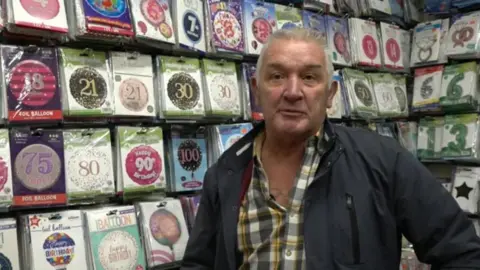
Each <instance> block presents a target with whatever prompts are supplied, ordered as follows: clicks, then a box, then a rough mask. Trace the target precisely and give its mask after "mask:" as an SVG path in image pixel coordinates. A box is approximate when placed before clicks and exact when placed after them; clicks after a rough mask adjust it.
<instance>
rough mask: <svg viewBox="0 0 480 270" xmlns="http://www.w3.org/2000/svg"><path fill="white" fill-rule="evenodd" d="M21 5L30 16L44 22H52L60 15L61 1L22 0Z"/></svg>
mask: <svg viewBox="0 0 480 270" xmlns="http://www.w3.org/2000/svg"><path fill="white" fill-rule="evenodd" d="M17 1H18V0H17ZM20 4H21V5H22V7H23V9H24V10H25V11H26V12H27V13H28V14H30V16H32V17H35V18H39V19H42V20H51V19H53V18H55V17H57V15H58V14H59V13H60V2H59V0H20Z"/></svg>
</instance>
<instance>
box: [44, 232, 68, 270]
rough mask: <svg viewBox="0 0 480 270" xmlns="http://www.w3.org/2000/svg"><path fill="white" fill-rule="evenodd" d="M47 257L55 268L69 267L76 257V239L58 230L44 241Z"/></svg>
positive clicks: (58, 269)
mask: <svg viewBox="0 0 480 270" xmlns="http://www.w3.org/2000/svg"><path fill="white" fill-rule="evenodd" d="M43 250H44V251H45V258H46V259H47V262H48V263H50V265H51V266H53V267H54V268H55V269H57V270H60V269H67V265H68V264H70V263H71V262H72V260H73V259H74V258H75V241H73V239H72V238H71V237H70V236H69V235H68V234H66V233H63V232H56V233H53V234H51V235H50V236H49V237H47V239H45V242H43Z"/></svg>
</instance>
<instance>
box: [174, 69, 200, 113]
mask: <svg viewBox="0 0 480 270" xmlns="http://www.w3.org/2000/svg"><path fill="white" fill-rule="evenodd" d="M167 95H168V98H169V99H170V101H172V103H173V105H175V107H177V108H179V109H180V110H191V109H193V108H194V107H195V106H197V104H198V101H199V100H200V86H199V85H198V83H197V81H196V80H195V78H193V77H192V76H191V75H190V74H188V73H185V72H180V73H177V74H175V75H173V76H172V77H171V78H170V80H169V81H168V83H167Z"/></svg>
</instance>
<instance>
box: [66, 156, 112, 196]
mask: <svg viewBox="0 0 480 270" xmlns="http://www.w3.org/2000/svg"><path fill="white" fill-rule="evenodd" d="M110 162H111V160H110V158H109V157H108V156H107V154H106V153H105V152H103V151H98V150H97V149H95V147H86V148H81V149H78V150H77V151H75V153H74V154H73V155H72V156H71V158H70V159H69V160H68V161H66V165H67V166H66V169H67V170H68V178H69V180H70V181H72V183H73V184H74V185H75V186H77V187H78V188H80V189H81V190H83V191H97V190H100V189H101V188H102V187H103V186H104V185H105V182H107V181H109V180H111V179H112V178H113V176H112V175H111V174H110V170H109V169H107V168H108V167H109V166H111V164H110Z"/></svg>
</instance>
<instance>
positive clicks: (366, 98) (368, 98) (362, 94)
mask: <svg viewBox="0 0 480 270" xmlns="http://www.w3.org/2000/svg"><path fill="white" fill-rule="evenodd" d="M353 88H354V90H355V95H356V96H357V98H358V99H359V100H360V101H361V102H362V103H363V105H365V106H366V107H370V106H372V105H373V97H372V94H371V93H370V90H369V88H368V86H367V85H366V84H365V83H364V82H362V81H356V82H355V85H354V87H353Z"/></svg>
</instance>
